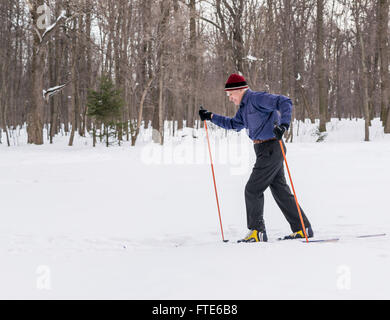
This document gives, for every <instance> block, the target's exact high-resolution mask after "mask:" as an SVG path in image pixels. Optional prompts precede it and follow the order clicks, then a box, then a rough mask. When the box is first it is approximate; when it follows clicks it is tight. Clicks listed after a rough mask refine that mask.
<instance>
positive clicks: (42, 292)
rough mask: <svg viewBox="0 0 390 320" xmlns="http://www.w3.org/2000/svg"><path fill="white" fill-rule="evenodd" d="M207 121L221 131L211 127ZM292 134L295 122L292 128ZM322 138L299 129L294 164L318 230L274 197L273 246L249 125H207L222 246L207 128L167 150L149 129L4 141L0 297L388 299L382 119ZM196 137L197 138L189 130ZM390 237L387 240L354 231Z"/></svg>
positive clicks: (270, 204) (389, 147) (344, 126)
mask: <svg viewBox="0 0 390 320" xmlns="http://www.w3.org/2000/svg"><path fill="white" fill-rule="evenodd" d="M211 129H213V128H211ZM294 129H295V130H298V125H297V124H295V125H294ZM328 129H329V130H328V131H329V132H328V136H327V137H326V138H325V141H324V142H321V143H315V141H316V139H317V137H316V136H315V134H314V132H315V126H314V125H312V124H310V123H309V122H306V123H305V124H302V123H300V125H299V132H298V136H295V137H294V143H292V144H288V145H287V148H288V153H287V157H288V161H289V166H290V169H291V171H292V175H293V179H294V185H295V189H296V191H297V193H298V199H299V201H300V203H301V205H302V207H303V208H304V210H305V212H306V213H307V215H308V217H309V219H310V220H311V222H312V225H313V228H314V231H315V233H316V238H318V239H324V238H333V237H342V240H341V241H339V242H335V243H312V244H306V243H302V242H301V241H290V242H287V241H284V242H276V241H275V239H276V238H277V237H279V236H282V235H286V234H289V233H290V230H289V227H288V224H287V222H286V221H285V220H284V218H283V216H282V214H281V212H280V210H279V209H278V208H277V206H276V204H275V202H274V200H273V198H272V196H271V194H270V192H269V191H267V192H266V203H265V220H266V225H267V231H268V237H269V238H270V240H271V241H270V242H269V243H261V244H236V243H234V240H236V239H238V238H241V237H242V236H244V235H245V234H246V232H247V230H246V218H245V204H244V194H243V190H244V187H245V184H246V182H247V179H248V177H249V175H250V173H251V168H252V166H253V163H254V160H255V155H254V152H253V146H252V145H251V142H250V141H249V139H248V138H247V136H246V134H245V132H241V133H240V134H238V133H235V132H228V133H226V132H225V131H224V130H211V132H210V134H211V145H212V148H213V156H214V160H215V164H214V166H215V173H216V179H217V185H218V192H219V198H220V204H221V214H222V221H223V227H224V232H225V237H226V238H227V239H230V240H231V241H230V243H223V242H222V241H221V233H220V227H219V220H218V212H217V207H216V203H215V195H214V187H213V184H212V176H211V170H210V165H209V161H208V150H207V142H206V140H205V134H204V131H203V130H199V131H197V132H193V131H192V130H185V131H184V132H182V131H181V132H178V135H177V136H176V137H175V138H167V141H166V144H165V146H164V147H161V146H159V145H153V144H152V143H151V142H150V136H151V132H150V131H145V132H144V133H143V136H142V137H141V141H140V143H139V144H138V146H137V147H136V148H131V147H130V146H129V144H124V145H122V146H121V147H118V146H113V147H110V148H108V149H107V148H105V147H104V146H103V145H99V146H98V147H97V148H95V149H93V148H92V147H91V140H90V139H81V138H78V139H77V141H76V145H75V146H74V147H71V148H70V147H68V146H67V139H68V138H67V137H60V136H59V137H57V138H56V143H55V144H54V145H49V144H46V145H44V146H29V145H26V143H25V136H24V135H23V134H22V136H21V137H19V138H16V137H13V138H11V144H12V145H13V146H12V147H11V148H8V147H6V146H5V145H4V141H5V136H3V144H2V145H0V217H1V220H0V261H1V263H0V298H1V299H5V298H7V299H16V298H18V299H19V298H27V299H31V298H32V299H68V298H72V299H301V298H308V299H319V298H325V299H350V298H352V299H363V298H364V299H377V298H379V299H389V298H390V276H389V274H388V272H389V270H390V238H389V234H390V211H389V198H388V197H389V181H390V167H389V165H390V135H387V136H385V135H384V134H383V129H382V128H381V127H380V123H379V121H378V120H375V121H374V123H373V127H372V128H371V132H370V133H371V138H372V141H371V142H369V143H367V142H363V138H364V123H363V121H361V120H359V121H356V120H352V121H347V120H343V121H338V120H332V122H331V123H330V124H329V125H328ZM193 136H195V138H194V137H193ZM375 233H387V234H388V235H387V236H385V237H381V238H369V239H354V236H356V235H364V234H375Z"/></svg>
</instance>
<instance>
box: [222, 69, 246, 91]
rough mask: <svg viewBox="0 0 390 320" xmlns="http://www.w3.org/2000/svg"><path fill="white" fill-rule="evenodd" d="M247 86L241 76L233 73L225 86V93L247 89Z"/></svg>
mask: <svg viewBox="0 0 390 320" xmlns="http://www.w3.org/2000/svg"><path fill="white" fill-rule="evenodd" d="M247 88H248V84H247V83H246V80H245V78H244V77H243V76H240V75H239V74H236V73H233V74H232V75H231V76H230V77H229V79H228V81H227V82H226V85H225V91H233V90H240V89H247Z"/></svg>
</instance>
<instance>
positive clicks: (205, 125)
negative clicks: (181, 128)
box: [204, 120, 228, 242]
mask: <svg viewBox="0 0 390 320" xmlns="http://www.w3.org/2000/svg"><path fill="white" fill-rule="evenodd" d="M204 127H205V129H206V137H207V144H208V146H209V155H210V163H211V172H212V173H213V181H214V190H215V198H216V199H217V207H218V216H219V224H220V226H221V234H222V241H223V242H228V240H225V237H224V235H223V227H222V219H221V210H220V208H219V201H218V192H217V184H216V182H215V174H214V165H213V158H212V156H211V148H210V139H209V133H208V130H207V123H206V120H204Z"/></svg>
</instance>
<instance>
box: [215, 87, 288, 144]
mask: <svg viewBox="0 0 390 320" xmlns="http://www.w3.org/2000/svg"><path fill="white" fill-rule="evenodd" d="M291 114H292V102H291V99H290V98H288V97H285V96H282V95H274V94H270V93H267V92H256V91H252V90H250V89H248V90H247V91H246V92H245V93H244V96H243V97H242V101H241V104H240V108H239V109H238V111H237V114H236V115H235V116H234V118H228V117H224V116H221V115H218V114H213V118H212V119H211V122H212V123H214V124H216V125H218V126H220V127H222V128H225V129H233V130H236V131H240V130H241V129H243V128H246V129H247V131H248V135H249V138H251V139H252V140H268V139H271V138H275V135H274V133H273V129H274V124H275V123H277V124H282V123H283V124H286V125H287V127H289V126H290V122H291Z"/></svg>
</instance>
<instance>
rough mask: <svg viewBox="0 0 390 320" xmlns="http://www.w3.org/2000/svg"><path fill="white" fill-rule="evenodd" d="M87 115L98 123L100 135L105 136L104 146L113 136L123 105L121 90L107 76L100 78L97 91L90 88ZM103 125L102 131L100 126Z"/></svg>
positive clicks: (94, 128)
mask: <svg viewBox="0 0 390 320" xmlns="http://www.w3.org/2000/svg"><path fill="white" fill-rule="evenodd" d="M87 101H88V102H87V104H88V116H89V117H91V118H93V119H94V120H95V121H96V123H98V124H100V136H102V135H103V136H104V137H105V138H106V146H107V147H108V146H109V145H110V143H109V140H110V137H111V136H114V135H115V133H116V129H117V127H118V125H120V124H119V121H120V115H121V109H122V108H123V106H124V101H123V99H122V94H121V91H120V90H118V89H116V88H115V86H114V84H113V82H112V81H111V79H110V78H109V77H108V76H102V77H101V78H100V86H99V88H98V90H97V91H94V90H90V91H89V94H88V100H87ZM102 125H103V126H104V129H103V133H102V130H101V126H102ZM96 127H97V125H96V124H95V125H94V126H93V129H92V130H93V146H95V145H96Z"/></svg>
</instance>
